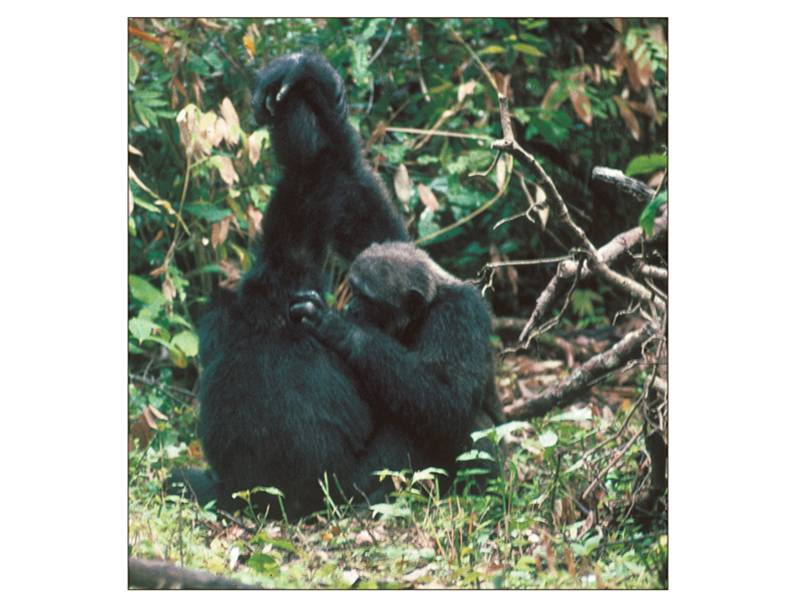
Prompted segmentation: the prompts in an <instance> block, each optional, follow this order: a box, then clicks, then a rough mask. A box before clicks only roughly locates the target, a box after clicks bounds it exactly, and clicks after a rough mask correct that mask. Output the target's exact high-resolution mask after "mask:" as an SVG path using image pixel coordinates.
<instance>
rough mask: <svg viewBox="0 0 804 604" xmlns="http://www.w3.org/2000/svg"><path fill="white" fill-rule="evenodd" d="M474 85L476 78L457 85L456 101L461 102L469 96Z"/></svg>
mask: <svg viewBox="0 0 804 604" xmlns="http://www.w3.org/2000/svg"><path fill="white" fill-rule="evenodd" d="M476 86H477V80H469V81H468V82H465V83H463V84H461V85H460V86H458V102H459V103H462V102H463V100H464V99H465V98H466V97H467V96H471V95H472V94H473V93H474V91H475V87H476Z"/></svg>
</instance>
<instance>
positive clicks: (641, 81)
mask: <svg viewBox="0 0 804 604" xmlns="http://www.w3.org/2000/svg"><path fill="white" fill-rule="evenodd" d="M643 48H644V46H643V45H640V46H637V47H636V48H635V49H634V53H633V56H631V57H629V58H628V63H627V66H626V70H627V72H628V83H629V84H630V86H631V89H632V90H634V91H635V92H639V91H640V90H642V88H644V87H645V86H647V85H648V84H650V77H651V75H652V74H653V66H652V65H651V62H650V59H649V58H648V57H647V53H646V52H645V51H644V50H642V52H641V53H640V52H639V51H640V49H643ZM636 56H639V57H640V58H639V60H637V59H635V58H634V57H636Z"/></svg>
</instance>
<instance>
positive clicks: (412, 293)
mask: <svg viewBox="0 0 804 604" xmlns="http://www.w3.org/2000/svg"><path fill="white" fill-rule="evenodd" d="M405 303H406V305H407V308H408V314H409V315H410V316H411V317H417V316H419V315H420V314H421V313H422V312H424V308H425V306H427V298H425V296H424V292H422V291H421V290H419V289H417V288H412V289H409V290H408V295H407V299H406V300H405Z"/></svg>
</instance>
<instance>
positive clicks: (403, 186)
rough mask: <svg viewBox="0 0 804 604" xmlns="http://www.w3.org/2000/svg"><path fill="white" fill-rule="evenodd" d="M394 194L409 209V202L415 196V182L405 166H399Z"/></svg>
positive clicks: (395, 176) (395, 177)
mask: <svg viewBox="0 0 804 604" xmlns="http://www.w3.org/2000/svg"><path fill="white" fill-rule="evenodd" d="M394 192H395V193H396V197H397V199H399V201H400V202H401V203H402V205H403V206H405V209H407V207H408V201H410V198H411V197H412V196H413V182H412V181H411V180H410V174H408V169H407V167H406V166H405V164H399V167H398V168H397V169H396V173H395V174H394Z"/></svg>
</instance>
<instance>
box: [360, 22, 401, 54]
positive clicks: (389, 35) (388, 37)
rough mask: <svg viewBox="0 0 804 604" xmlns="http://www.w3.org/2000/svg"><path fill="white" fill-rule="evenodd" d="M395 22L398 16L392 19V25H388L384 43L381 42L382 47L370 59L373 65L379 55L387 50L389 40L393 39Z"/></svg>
mask: <svg viewBox="0 0 804 604" xmlns="http://www.w3.org/2000/svg"><path fill="white" fill-rule="evenodd" d="M395 24H396V17H394V18H393V19H391V25H389V26H388V31H387V32H386V34H385V38H384V39H383V41H382V44H380V47H379V48H378V49H377V52H375V53H374V55H372V57H371V58H370V59H369V62H368V65H371V64H372V63H373V62H374V61H375V60H376V59H377V57H379V56H380V54H381V53H382V51H383V50H385V45H386V44H388V40H390V39H391V34H392V33H393V31H394V25H395ZM368 65H367V66H368Z"/></svg>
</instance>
